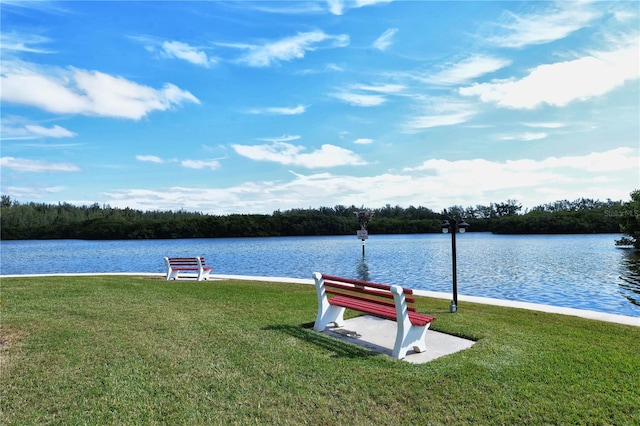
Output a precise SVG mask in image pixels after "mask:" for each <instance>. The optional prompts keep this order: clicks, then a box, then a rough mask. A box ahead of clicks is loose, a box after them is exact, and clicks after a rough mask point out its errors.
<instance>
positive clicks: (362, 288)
mask: <svg viewBox="0 0 640 426" xmlns="http://www.w3.org/2000/svg"><path fill="white" fill-rule="evenodd" d="M322 278H323V280H324V287H325V293H326V295H327V298H328V299H330V298H331V297H340V296H342V297H348V298H350V299H356V300H362V301H363V302H371V303H377V304H379V305H384V306H388V307H391V308H394V307H395V303H394V300H393V293H392V292H391V286H390V285H387V284H378V283H374V282H369V281H361V280H354V279H351V278H342V277H336V276H333V275H326V274H322ZM402 292H403V293H404V295H405V300H406V303H407V310H408V311H409V312H416V308H415V306H414V305H413V304H414V303H415V298H414V297H413V290H411V289H409V288H402Z"/></svg>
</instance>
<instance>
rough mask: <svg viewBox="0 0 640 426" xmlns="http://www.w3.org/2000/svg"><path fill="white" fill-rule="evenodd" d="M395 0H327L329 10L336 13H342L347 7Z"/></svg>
mask: <svg viewBox="0 0 640 426" xmlns="http://www.w3.org/2000/svg"><path fill="white" fill-rule="evenodd" d="M392 1H393V0H355V1H354V0H327V4H328V6H329V11H330V12H331V13H332V14H334V15H342V14H343V13H344V12H345V9H352V8H358V7H364V6H372V5H375V4H378V3H390V2H392Z"/></svg>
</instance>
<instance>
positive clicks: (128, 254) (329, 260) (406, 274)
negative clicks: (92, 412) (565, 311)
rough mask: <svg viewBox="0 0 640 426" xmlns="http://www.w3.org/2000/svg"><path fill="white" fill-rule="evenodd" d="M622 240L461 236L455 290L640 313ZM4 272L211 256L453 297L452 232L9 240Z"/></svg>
mask: <svg viewBox="0 0 640 426" xmlns="http://www.w3.org/2000/svg"><path fill="white" fill-rule="evenodd" d="M617 238H619V235H615V234H607V235H552V236H548V235H545V236H521V235H492V234H489V233H467V234H464V235H459V236H458V238H457V252H458V292H459V294H464V295H471V296H484V297H494V298H501V299H508V300H519V301H525V302H534V303H544V304H549V305H556V306H565V307H572V308H578V309H591V310H596V311H601V312H610V313H616V314H622V315H631V316H640V253H638V252H632V251H629V250H623V249H619V248H616V247H615V246H614V241H615V240H616V239H617ZM0 250H1V262H0V274H2V275H9V274H28V273H65V272H66V273H68V272H164V263H163V260H162V258H163V257H164V256H205V257H206V258H207V263H210V264H211V265H212V266H213V267H214V273H218V274H231V275H264V276H275V277H294V278H310V277H311V273H312V272H314V271H320V272H324V273H330V274H334V275H342V276H347V277H354V278H361V279H367V280H371V281H378V282H384V283H395V284H401V285H404V286H407V287H412V288H415V289H422V290H430V291H444V292H450V291H451V238H450V236H449V235H442V234H427V235H424V234H422V235H373V236H371V238H370V239H369V240H368V241H367V243H366V249H365V256H364V257H363V256H362V244H361V242H360V241H359V240H357V239H356V238H355V236H335V237H302V238H299V237H282V238H229V239H184V240H143V241H82V240H57V241H5V242H1V243H0Z"/></svg>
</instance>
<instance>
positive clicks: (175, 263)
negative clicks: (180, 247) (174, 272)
mask: <svg viewBox="0 0 640 426" xmlns="http://www.w3.org/2000/svg"><path fill="white" fill-rule="evenodd" d="M199 259H200V262H198V258H197V257H169V258H168V261H169V266H170V267H171V268H181V267H182V268H193V267H196V268H197V267H200V266H202V267H205V266H206V265H205V260H204V257H200V258H199Z"/></svg>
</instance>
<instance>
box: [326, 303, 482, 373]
mask: <svg viewBox="0 0 640 426" xmlns="http://www.w3.org/2000/svg"><path fill="white" fill-rule="evenodd" d="M396 330H397V324H396V323H395V322H394V321H389V320H385V319H382V318H377V317H373V316H370V315H364V316H360V317H356V318H351V319H348V320H346V321H345V324H344V327H328V328H327V329H326V330H325V331H324V332H323V333H324V334H326V335H328V336H331V337H335V338H337V339H340V340H343V341H345V342H349V343H353V344H356V345H359V346H362V347H364V348H367V349H370V350H372V351H375V352H379V353H383V354H385V355H389V356H391V353H392V351H393V345H394V343H395V340H396ZM426 340H427V350H426V351H425V352H421V353H418V352H414V351H413V350H411V351H409V352H408V353H407V356H406V357H405V358H404V359H403V361H407V362H410V363H412V364H424V363H426V362H429V361H432V360H434V359H436V358H440V357H442V356H445V355H450V354H452V353H455V352H459V351H462V350H464V349H468V348H470V347H471V346H473V344H474V343H475V342H474V341H473V340H468V339H463V338H461V337H456V336H451V335H450V334H445V333H440V332H438V331H433V330H427V338H426Z"/></svg>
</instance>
